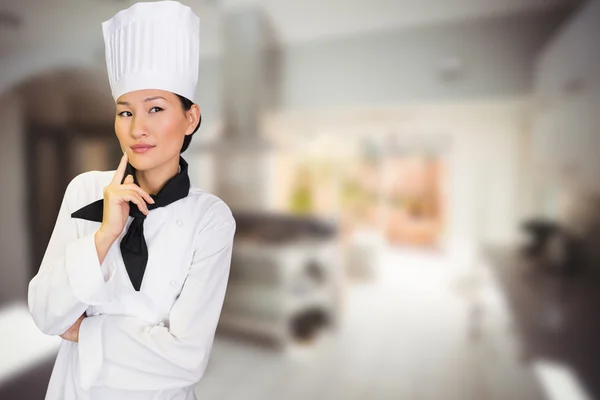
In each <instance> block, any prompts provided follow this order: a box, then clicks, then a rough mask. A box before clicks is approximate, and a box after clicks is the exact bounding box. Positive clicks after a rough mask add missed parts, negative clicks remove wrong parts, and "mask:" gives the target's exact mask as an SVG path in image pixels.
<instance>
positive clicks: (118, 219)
mask: <svg viewBox="0 0 600 400" xmlns="http://www.w3.org/2000/svg"><path fill="white" fill-rule="evenodd" d="M126 168H127V154H123V157H122V158H121V163H120V164H119V167H118V168H117V170H116V172H115V175H114V176H113V179H112V181H111V183H110V184H109V185H108V186H106V187H105V188H104V215H103V218H102V225H101V226H100V229H99V231H100V232H101V233H102V234H103V235H104V236H106V237H109V238H111V239H113V240H116V239H117V238H118V237H119V235H120V234H121V232H122V231H123V229H124V228H125V223H126V222H127V217H128V216H129V202H130V201H131V202H132V203H135V204H136V205H137V206H138V208H139V209H140V211H141V212H143V213H144V214H146V215H148V206H147V205H146V202H148V203H154V200H153V199H152V197H150V195H149V194H148V193H146V192H145V191H144V190H143V189H142V188H141V187H139V186H138V185H136V184H135V183H133V176H131V175H127V178H125V181H123V184H121V181H122V180H123V176H124V175H125V169H126Z"/></svg>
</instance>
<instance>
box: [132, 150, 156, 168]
mask: <svg viewBox="0 0 600 400" xmlns="http://www.w3.org/2000/svg"><path fill="white" fill-rule="evenodd" d="M128 157H129V163H130V164H131V165H132V166H133V168H135V169H136V170H137V171H145V170H147V169H152V168H153V167H155V166H156V162H155V161H154V160H153V159H152V158H150V157H147V156H145V155H144V154H136V153H135V152H131V154H130V155H128Z"/></svg>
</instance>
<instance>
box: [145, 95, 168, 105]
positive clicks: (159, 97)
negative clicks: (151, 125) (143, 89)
mask: <svg viewBox="0 0 600 400" xmlns="http://www.w3.org/2000/svg"><path fill="white" fill-rule="evenodd" d="M158 99H163V100H164V101H169V100H167V99H165V98H164V97H162V96H154V97H148V98H146V99H144V103H147V102H149V101H152V100H158Z"/></svg>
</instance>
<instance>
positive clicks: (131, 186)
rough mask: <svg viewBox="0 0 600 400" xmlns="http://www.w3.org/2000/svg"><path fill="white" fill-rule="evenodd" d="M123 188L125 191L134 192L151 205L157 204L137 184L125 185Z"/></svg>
mask: <svg viewBox="0 0 600 400" xmlns="http://www.w3.org/2000/svg"><path fill="white" fill-rule="evenodd" d="M121 187H123V188H124V189H128V190H134V191H135V192H137V193H138V194H139V195H140V196H142V197H143V198H144V199H145V200H146V201H147V202H148V203H150V204H152V203H155V201H154V199H153V198H152V197H151V196H150V195H149V194H148V192H146V191H145V190H144V189H142V188H141V187H139V186H138V185H136V184H135V183H131V184H123V185H122V186H121Z"/></svg>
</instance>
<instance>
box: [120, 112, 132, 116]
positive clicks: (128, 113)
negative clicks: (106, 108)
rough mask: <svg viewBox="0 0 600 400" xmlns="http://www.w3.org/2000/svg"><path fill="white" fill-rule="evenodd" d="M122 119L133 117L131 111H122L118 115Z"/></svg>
mask: <svg viewBox="0 0 600 400" xmlns="http://www.w3.org/2000/svg"><path fill="white" fill-rule="evenodd" d="M125 114H127V115H125ZM117 115H118V116H120V117H131V113H130V112H129V111H121V112H120V113H119V114H117Z"/></svg>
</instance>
